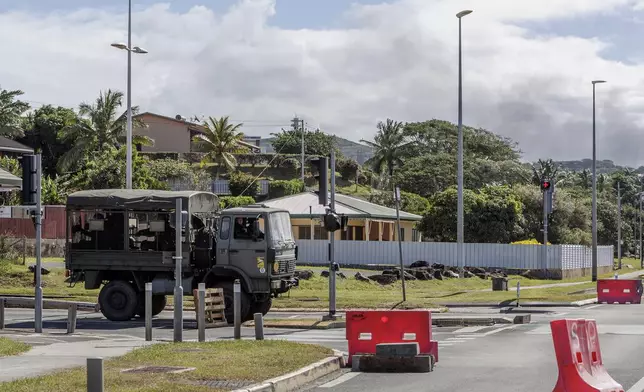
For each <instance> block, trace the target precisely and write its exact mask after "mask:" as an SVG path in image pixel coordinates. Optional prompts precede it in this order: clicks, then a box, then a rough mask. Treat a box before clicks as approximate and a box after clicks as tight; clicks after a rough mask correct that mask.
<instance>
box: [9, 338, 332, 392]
mask: <svg viewBox="0 0 644 392" xmlns="http://www.w3.org/2000/svg"><path fill="white" fill-rule="evenodd" d="M330 355H332V350H330V349H328V348H324V347H320V346H316V345H311V344H301V343H294V342H288V341H280V340H264V341H252V340H241V341H217V342H208V343H178V344H175V343H168V344H156V345H153V346H148V347H145V348H141V349H138V350H134V351H132V352H130V353H129V354H126V355H124V356H122V357H118V358H114V359H112V360H109V361H107V362H106V363H105V390H106V391H110V392H165V391H173V392H188V391H190V392H193V391H194V392H200V391H204V392H206V391H208V392H217V391H223V390H224V389H217V388H211V387H206V386H199V385H197V384H196V383H197V382H200V381H209V380H220V381H224V380H226V381H247V382H249V383H255V382H260V381H264V380H267V379H270V378H273V377H277V376H280V375H282V374H285V373H289V372H292V371H295V370H297V369H300V368H302V367H304V366H307V365H310V364H311V363H314V362H317V361H319V360H322V359H324V358H326V357H328V356H330ZM145 365H156V366H182V367H194V368H196V369H195V370H194V371H190V372H184V373H180V374H163V373H122V372H121V371H122V370H124V369H131V368H135V367H139V366H145ZM86 379H87V376H86V371H85V369H83V368H78V369H73V370H68V371H63V372H59V373H54V374H51V375H47V376H41V377H36V378H28V379H22V380H17V381H13V382H8V383H0V390H2V391H3V392H34V391H47V392H75V391H79V392H80V391H86V390H87V384H86ZM226 390H230V389H226Z"/></svg>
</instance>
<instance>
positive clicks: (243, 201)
mask: <svg viewBox="0 0 644 392" xmlns="http://www.w3.org/2000/svg"><path fill="white" fill-rule="evenodd" d="M254 203H255V199H254V198H252V197H250V196H223V197H220V198H219V208H222V209H223V208H234V207H241V206H247V205H249V204H254Z"/></svg>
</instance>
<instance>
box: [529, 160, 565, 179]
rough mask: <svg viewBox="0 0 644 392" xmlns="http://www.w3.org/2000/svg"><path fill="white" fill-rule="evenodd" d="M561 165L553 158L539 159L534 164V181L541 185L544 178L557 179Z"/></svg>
mask: <svg viewBox="0 0 644 392" xmlns="http://www.w3.org/2000/svg"><path fill="white" fill-rule="evenodd" d="M558 171H559V167H558V166H557V164H556V163H555V162H554V161H553V160H552V159H547V160H545V161H544V160H543V159H539V161H538V162H537V163H536V164H535V165H532V182H533V183H534V184H535V185H541V181H542V180H550V181H556V180H557V172H558Z"/></svg>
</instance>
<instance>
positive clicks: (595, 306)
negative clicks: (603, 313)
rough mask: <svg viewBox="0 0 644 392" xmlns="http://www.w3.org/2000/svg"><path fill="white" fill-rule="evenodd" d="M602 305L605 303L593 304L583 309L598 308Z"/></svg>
mask: <svg viewBox="0 0 644 392" xmlns="http://www.w3.org/2000/svg"><path fill="white" fill-rule="evenodd" d="M602 305H603V304H599V305H593V306H589V307H587V308H582V309H583V310H586V309H595V308H598V307H600V306H602Z"/></svg>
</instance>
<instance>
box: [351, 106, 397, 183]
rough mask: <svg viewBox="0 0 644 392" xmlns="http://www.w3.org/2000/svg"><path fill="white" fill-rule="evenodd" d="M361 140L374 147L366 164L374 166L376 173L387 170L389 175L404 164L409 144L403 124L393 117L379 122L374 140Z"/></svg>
mask: <svg viewBox="0 0 644 392" xmlns="http://www.w3.org/2000/svg"><path fill="white" fill-rule="evenodd" d="M360 141H361V142H362V143H365V144H366V145H368V146H369V147H371V148H373V157H371V158H370V159H369V160H368V161H367V162H366V164H367V165H369V166H372V167H373V170H374V171H375V172H376V173H378V174H382V173H383V172H385V173H386V174H388V175H389V177H392V176H393V175H394V168H396V167H400V166H402V163H403V161H402V152H403V148H404V147H405V146H406V145H408V144H409V143H408V142H407V140H406V138H405V135H404V134H403V124H402V123H400V122H397V121H394V120H391V119H387V121H386V122H384V123H383V122H382V121H381V122H379V123H378V132H377V133H376V136H375V137H374V139H373V142H371V141H368V140H360Z"/></svg>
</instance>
